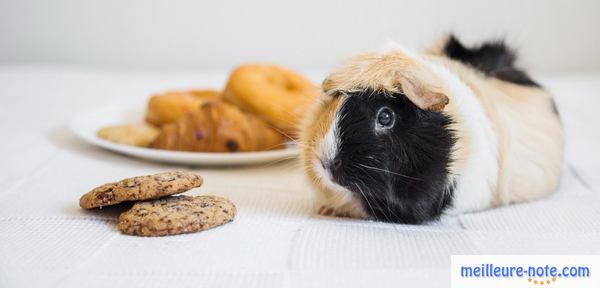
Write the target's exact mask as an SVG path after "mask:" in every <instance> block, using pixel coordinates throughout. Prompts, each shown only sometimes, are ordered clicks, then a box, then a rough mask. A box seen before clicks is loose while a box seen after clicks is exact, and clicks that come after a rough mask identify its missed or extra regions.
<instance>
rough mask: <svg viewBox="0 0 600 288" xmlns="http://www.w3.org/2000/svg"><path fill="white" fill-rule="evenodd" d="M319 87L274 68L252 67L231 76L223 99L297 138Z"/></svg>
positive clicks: (288, 71) (287, 71) (276, 67)
mask: <svg viewBox="0 0 600 288" xmlns="http://www.w3.org/2000/svg"><path fill="white" fill-rule="evenodd" d="M318 93H319V90H318V87H317V86H316V85H314V84H313V83H312V82H310V81H309V80H307V79H305V78H304V77H302V76H301V75H299V74H297V73H295V72H293V71H290V70H287V69H284V68H281V67H278V66H273V65H258V64H249V65H242V66H239V67H238V68H236V69H235V70H234V71H233V72H232V73H231V75H230V76H229V81H228V82H227V86H226V87H225V91H224V93H223V94H224V95H223V97H224V98H225V99H226V100H227V101H229V102H231V103H233V104H235V105H237V106H238V107H240V108H242V110H245V111H248V112H250V113H254V114H256V115H258V116H259V117H261V118H262V119H264V120H265V121H267V122H268V123H270V124H271V125H273V126H275V127H277V128H278V129H280V130H281V131H283V132H285V133H287V134H288V135H291V136H296V135H297V134H298V130H299V127H298V126H299V124H300V122H301V119H302V117H303V116H304V114H305V113H306V111H307V109H308V108H309V107H310V105H311V104H312V103H313V101H314V100H315V99H316V97H317V95H318Z"/></svg>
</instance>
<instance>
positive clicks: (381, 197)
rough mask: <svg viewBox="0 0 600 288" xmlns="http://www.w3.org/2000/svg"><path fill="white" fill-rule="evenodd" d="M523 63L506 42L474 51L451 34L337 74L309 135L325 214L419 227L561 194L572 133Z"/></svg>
mask: <svg viewBox="0 0 600 288" xmlns="http://www.w3.org/2000/svg"><path fill="white" fill-rule="evenodd" d="M515 61H516V54H515V53H514V52H513V50H511V49H510V48H508V47H507V46H506V45H505V44H504V43H503V42H502V41H490V42H485V43H483V44H481V45H479V46H477V47H471V48H469V47H465V46H464V45H463V44H461V43H460V42H459V40H457V39H456V37H454V36H452V35H449V36H446V37H444V38H443V39H442V40H440V41H437V43H436V45H434V47H432V48H430V49H428V50H426V51H424V52H422V53H414V52H411V51H409V50H407V49H404V48H401V47H398V48H393V49H390V50H387V51H379V52H371V53H364V54H361V55H358V56H355V57H353V58H351V59H349V60H348V61H347V62H346V63H345V64H343V65H342V66H341V67H340V68H339V69H338V70H337V71H334V72H333V73H331V74H330V75H329V76H327V77H326V79H325V80H324V81H323V84H322V93H321V95H320V96H319V100H318V101H317V102H316V103H315V105H314V107H312V109H311V111H310V113H309V114H308V115H306V117H305V119H304V123H303V127H302V132H301V143H303V145H302V150H303V151H302V162H303V165H304V167H305V171H306V174H307V175H308V177H309V179H310V180H311V182H312V183H313V184H314V186H315V188H316V190H317V191H318V195H319V196H320V197H319V199H320V200H319V201H321V206H320V207H321V209H320V210H319V213H320V214H323V215H335V216H347V217H356V218H366V219H372V220H376V221H386V222H396V223H409V224H418V223H423V222H428V221H432V220H436V219H439V218H440V216H442V215H456V214H460V213H467V212H474V211H481V210H485V209H489V208H493V207H497V206H500V205H506V204H509V203H517V202H523V201H530V200H533V199H538V198H541V197H544V196H546V195H548V194H550V193H552V191H553V190H555V188H556V186H557V185H558V182H559V178H560V174H561V167H562V159H563V146H564V137H563V128H562V125H561V122H560V119H559V115H558V112H557V110H556V106H555V104H554V102H553V99H552V97H551V96H550V94H549V93H548V92H547V91H546V90H544V88H543V87H541V86H540V85H539V84H538V83H537V82H535V81H534V80H532V78H530V77H529V76H528V75H527V74H526V73H525V72H524V71H522V70H520V69H518V68H517V67H515Z"/></svg>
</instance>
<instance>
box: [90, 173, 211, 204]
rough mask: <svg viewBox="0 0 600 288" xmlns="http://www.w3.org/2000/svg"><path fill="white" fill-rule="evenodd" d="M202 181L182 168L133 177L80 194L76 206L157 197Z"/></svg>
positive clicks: (181, 190)
mask: <svg viewBox="0 0 600 288" xmlns="http://www.w3.org/2000/svg"><path fill="white" fill-rule="evenodd" d="M202 182H203V180H202V177H200V176H199V175H196V174H193V173H190V172H185V171H175V172H164V173H158V174H154V175H148V176H138V177H132V178H127V179H124V180H121V181H118V182H114V183H108V184H104V185H102V186H100V187H97V188H94V189H93V190H92V191H90V192H88V193H86V194H84V195H83V196H81V199H79V206H81V207H82V208H86V209H90V208H96V207H102V206H109V205H114V204H118V203H121V202H125V201H135V200H148V199H158V198H160V197H164V196H168V195H173V194H178V193H182V192H185V191H188V190H190V189H192V188H196V187H200V186H201V185H202Z"/></svg>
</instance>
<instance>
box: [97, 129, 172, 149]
mask: <svg viewBox="0 0 600 288" xmlns="http://www.w3.org/2000/svg"><path fill="white" fill-rule="evenodd" d="M159 133H160V130H158V129H157V128H156V127H153V126H150V125H148V124H143V123H140V124H122V125H115V126H108V127H104V128H102V129H100V130H98V133H97V135H98V137H100V138H102V139H105V140H108V141H110V142H114V143H119V144H126V145H133V146H140V147H146V146H148V145H150V143H151V142H152V141H154V139H155V138H156V137H157V136H158V134H159Z"/></svg>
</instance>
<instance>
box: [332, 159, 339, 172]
mask: <svg viewBox="0 0 600 288" xmlns="http://www.w3.org/2000/svg"><path fill="white" fill-rule="evenodd" d="M340 167H342V160H340V159H338V158H336V159H333V161H331V168H332V169H334V170H337V169H340Z"/></svg>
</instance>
